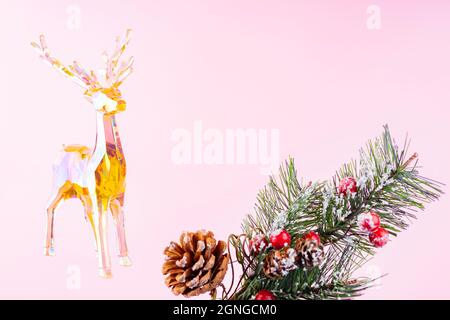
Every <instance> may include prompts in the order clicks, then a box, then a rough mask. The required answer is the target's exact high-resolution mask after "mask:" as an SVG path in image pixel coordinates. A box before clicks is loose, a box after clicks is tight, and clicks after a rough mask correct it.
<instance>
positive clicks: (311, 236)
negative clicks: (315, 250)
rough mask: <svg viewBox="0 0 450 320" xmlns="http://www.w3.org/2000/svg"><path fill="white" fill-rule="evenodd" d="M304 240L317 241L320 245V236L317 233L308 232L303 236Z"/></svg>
mask: <svg viewBox="0 0 450 320" xmlns="http://www.w3.org/2000/svg"><path fill="white" fill-rule="evenodd" d="M303 239H305V240H315V241H317V244H320V236H319V234H318V233H317V232H315V231H310V232H308V233H307V234H305V235H304V236H303Z"/></svg>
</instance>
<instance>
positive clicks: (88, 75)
mask: <svg viewBox="0 0 450 320" xmlns="http://www.w3.org/2000/svg"><path fill="white" fill-rule="evenodd" d="M130 36H131V30H127V32H126V35H125V38H124V39H121V38H120V37H117V38H116V48H115V50H114V53H113V54H112V55H109V54H108V53H107V52H104V53H103V54H102V58H103V60H104V62H105V66H106V67H105V68H104V69H100V70H98V71H97V72H94V71H92V70H91V71H86V70H85V69H83V68H82V67H81V66H80V64H79V63H78V62H77V61H74V62H73V63H72V64H71V65H69V66H68V67H66V66H64V65H63V64H62V63H61V62H60V61H59V60H57V59H56V58H54V57H53V56H52V55H51V54H50V51H49V49H48V47H47V43H46V41H45V37H44V35H41V36H40V37H39V43H40V44H37V43H36V42H32V43H31V45H32V46H33V47H34V48H35V49H36V50H37V52H38V53H39V56H40V58H42V60H44V62H46V63H48V64H50V66H52V67H54V68H55V69H57V70H58V71H60V72H61V73H63V74H64V75H65V76H67V77H69V78H71V79H72V80H73V81H74V82H75V83H76V84H78V85H79V86H81V87H82V88H83V89H84V90H85V91H84V96H85V97H86V99H87V100H88V101H89V102H91V103H92V104H93V106H94V108H95V110H96V111H98V112H102V113H104V114H115V113H117V112H121V111H124V110H125V109H126V102H125V101H124V100H123V99H122V95H121V93H120V90H119V86H120V85H121V84H122V83H123V81H124V80H125V79H126V78H127V77H128V76H129V75H130V74H131V72H132V71H133V61H134V58H133V57H129V58H128V59H124V60H122V55H123V52H124V51H125V49H126V48H127V46H128V44H129V42H130Z"/></svg>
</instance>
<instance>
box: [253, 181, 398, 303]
mask: <svg viewBox="0 0 450 320" xmlns="http://www.w3.org/2000/svg"><path fill="white" fill-rule="evenodd" d="M337 191H338V193H339V195H343V196H344V197H346V196H348V195H351V194H354V193H356V192H357V191H358V187H357V183H356V180H355V178H353V177H346V178H343V179H342V180H341V181H340V183H339V186H338V188H337ZM358 225H359V228H360V229H361V230H362V231H363V232H366V233H368V234H369V240H370V242H371V243H372V244H373V245H374V246H375V247H377V248H380V247H382V246H384V245H385V244H386V243H387V242H388V240H389V232H388V231H387V230H386V229H384V228H383V227H381V226H380V217H379V216H378V214H377V213H375V212H374V211H369V212H366V213H362V214H360V215H359V216H358ZM304 238H305V239H314V240H316V241H317V243H320V236H319V235H318V234H317V233H316V232H314V231H310V232H309V233H307V234H306V235H305V236H304ZM269 241H270V245H271V246H272V248H273V249H275V250H279V249H282V248H284V247H289V246H290V245H291V235H290V234H289V233H288V232H287V231H286V230H284V229H283V230H278V231H276V232H274V233H272V234H271V235H270V237H269ZM269 241H267V237H266V236H265V235H263V234H259V235H256V236H254V237H253V239H251V240H250V252H251V253H252V254H259V253H260V252H262V251H264V250H265V249H266V248H267V247H269ZM255 300H276V296H275V295H274V294H273V293H272V292H270V291H269V290H261V291H259V292H258V293H257V294H256V296H255Z"/></svg>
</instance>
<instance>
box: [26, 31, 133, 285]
mask: <svg viewBox="0 0 450 320" xmlns="http://www.w3.org/2000/svg"><path fill="white" fill-rule="evenodd" d="M127 43H128V33H127V41H126V43H125V44H123V45H119V43H118V45H117V48H116V53H115V54H114V55H113V57H112V58H110V59H108V60H107V70H106V80H108V79H109V84H110V85H109V86H107V87H102V86H100V84H99V82H98V80H97V77H96V76H95V74H94V73H93V72H91V74H90V76H89V75H88V73H86V72H85V71H84V70H82V69H81V68H79V66H78V65H77V64H76V63H74V65H73V66H72V67H71V68H70V69H68V68H66V67H64V66H62V65H61V64H60V62H59V61H58V60H56V59H54V58H52V57H51V56H50V54H49V52H48V49H47V47H46V44H45V41H44V39H43V37H42V36H41V46H39V45H37V44H35V43H34V44H33V46H35V47H36V48H37V49H38V50H40V51H41V57H42V58H43V59H45V60H46V61H47V62H50V63H51V64H52V65H53V66H54V67H56V68H57V69H59V70H60V71H62V72H63V73H64V74H66V75H68V76H70V77H74V78H75V80H78V83H79V84H80V83H81V84H82V85H83V84H84V85H85V86H84V87H85V88H86V91H85V97H86V98H87V99H88V100H89V101H90V102H91V103H92V104H93V106H94V109H95V111H96V117H97V136H96V143H95V147H94V149H93V150H92V149H90V148H88V147H86V146H81V145H68V146H64V148H63V150H62V151H61V152H60V154H59V155H58V158H57V160H56V161H55V163H54V166H53V192H52V196H51V200H50V203H49V205H48V208H47V237H46V241H45V254H46V255H54V230H53V229H54V215H55V210H56V208H57V206H58V205H59V204H60V203H61V202H62V201H64V200H66V199H71V198H77V199H79V200H80V201H81V203H82V204H83V206H84V211H85V218H86V220H88V221H89V223H90V225H91V227H92V230H93V233H94V239H95V243H96V248H97V252H98V259H99V274H100V276H102V277H105V278H110V277H111V258H110V254H109V246H108V236H107V226H108V211H110V212H111V214H112V217H113V220H114V222H115V224H116V229H117V237H118V242H119V251H120V254H119V259H120V260H119V262H120V264H121V265H124V266H129V265H131V260H130V259H129V257H128V248H127V243H126V239H125V226H124V213H123V206H124V197H125V177H126V162H125V156H124V153H123V149H122V145H121V142H120V137H119V133H118V128H117V123H116V114H117V113H118V112H122V111H124V110H125V108H126V103H125V101H123V100H122V99H121V93H120V91H119V90H118V85H119V84H120V83H121V82H122V81H123V79H124V77H123V76H124V74H125V73H126V72H127V71H128V73H127V74H125V76H126V75H128V74H129V70H130V71H131V64H132V59H130V60H131V62H128V63H127V64H125V65H124V64H122V66H121V67H119V68H117V67H118V66H117V62H118V60H119V58H120V56H121V53H122V52H123V51H124V49H125V45H126V44H127ZM112 79H113V80H114V81H112ZM80 81H81V82H80ZM107 82H108V81H107Z"/></svg>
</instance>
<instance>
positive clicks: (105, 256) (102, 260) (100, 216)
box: [94, 199, 112, 278]
mask: <svg viewBox="0 0 450 320" xmlns="http://www.w3.org/2000/svg"><path fill="white" fill-rule="evenodd" d="M94 208H95V206H94ZM97 208H98V209H97V210H98V212H97V215H95V213H94V218H95V219H94V223H95V224H96V230H97V232H96V239H97V248H98V259H99V268H100V270H99V275H100V276H101V277H103V278H111V277H112V273H111V257H110V255H109V247H108V232H107V231H108V201H107V200H104V199H100V201H98V205H97Z"/></svg>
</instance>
